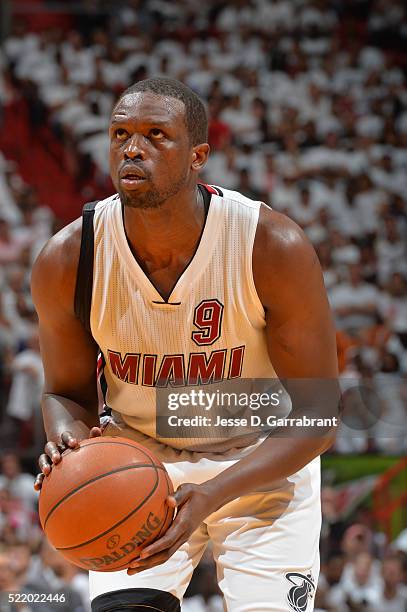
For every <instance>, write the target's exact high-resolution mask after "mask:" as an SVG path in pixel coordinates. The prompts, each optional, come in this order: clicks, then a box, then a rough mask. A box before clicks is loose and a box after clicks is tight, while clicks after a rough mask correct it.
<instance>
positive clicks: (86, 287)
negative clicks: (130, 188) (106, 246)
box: [74, 202, 97, 332]
mask: <svg viewBox="0 0 407 612" xmlns="http://www.w3.org/2000/svg"><path fill="white" fill-rule="evenodd" d="M96 204H97V202H89V203H88V204H85V206H84V207H83V210H82V237H81V251H80V255H79V263H78V270H77V273H76V287H75V302H74V308H75V315H76V316H77V317H78V319H79V320H80V321H81V322H82V323H83V325H84V327H85V328H86V329H87V330H88V331H89V332H90V308H91V304H92V286H93V252H94V231H93V217H94V216H95V206H96Z"/></svg>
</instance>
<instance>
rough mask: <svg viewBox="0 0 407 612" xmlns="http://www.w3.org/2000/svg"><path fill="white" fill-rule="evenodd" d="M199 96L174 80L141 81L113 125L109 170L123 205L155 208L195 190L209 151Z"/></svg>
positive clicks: (126, 94)
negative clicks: (170, 199) (183, 193)
mask: <svg viewBox="0 0 407 612" xmlns="http://www.w3.org/2000/svg"><path fill="white" fill-rule="evenodd" d="M207 131H208V126H207V116H206V111H205V107H204V105H203V103H202V101H201V100H200V99H199V97H198V96H197V95H196V94H195V93H194V92H193V91H192V90H191V89H189V87H187V86H186V85H184V84H183V83H180V82H179V81H177V80H175V79H169V78H154V79H146V80H144V81H139V82H138V83H136V84H135V85H132V86H131V87H129V88H128V89H126V90H125V91H124V92H123V93H122V95H121V96H120V98H119V100H118V101H117V103H116V105H115V107H114V109H113V112H112V117H111V122H110V172H111V176H112V180H113V183H114V185H115V187H116V189H117V191H118V192H119V194H120V197H121V200H122V202H123V204H124V205H125V206H130V207H135V208H156V207H158V206H160V205H161V204H163V203H164V202H165V201H166V200H167V199H169V198H171V197H172V196H174V195H176V194H178V193H179V192H181V191H182V190H188V189H191V188H193V187H194V185H195V184H196V181H197V174H198V172H199V170H201V168H203V166H204V165H205V163H206V159H207V157H208V153H209V145H208V144H207V143H206V140H207Z"/></svg>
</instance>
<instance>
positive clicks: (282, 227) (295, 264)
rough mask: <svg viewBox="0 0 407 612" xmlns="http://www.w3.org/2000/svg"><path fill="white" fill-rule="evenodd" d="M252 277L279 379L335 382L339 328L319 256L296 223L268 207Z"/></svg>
mask: <svg viewBox="0 0 407 612" xmlns="http://www.w3.org/2000/svg"><path fill="white" fill-rule="evenodd" d="M253 274H254V281H255V285H256V289H257V292H258V295H259V297H260V300H261V302H262V304H263V306H264V308H265V310H266V324H267V327H266V332H267V342H268V350H269V355H270V359H271V362H272V364H273V366H274V368H275V370H276V373H277V375H278V376H279V377H280V378H281V377H283V378H321V379H322V378H334V377H336V376H337V355H336V341H335V329H334V325H333V320H332V315H331V312H330V308H329V304H328V299H327V295H326V290H325V286H324V282H323V276H322V271H321V267H320V265H319V261H318V258H317V255H316V253H315V251H314V249H313V247H312V245H311V244H310V242H309V240H308V239H307V237H306V236H305V234H304V233H303V231H302V230H301V229H300V228H299V227H298V225H297V224H296V223H294V221H292V220H291V219H289V218H288V217H286V216H285V215H282V214H280V213H277V212H275V211H273V210H270V209H269V208H267V207H266V206H262V208H261V210H260V218H259V223H258V228H257V233H256V239H255V244H254V249H253Z"/></svg>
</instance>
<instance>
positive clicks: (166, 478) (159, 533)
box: [156, 472, 174, 539]
mask: <svg viewBox="0 0 407 612" xmlns="http://www.w3.org/2000/svg"><path fill="white" fill-rule="evenodd" d="M165 480H166V483H167V493H168V495H171V494H172V491H171V489H170V479H169V477H168V473H167V472H165ZM171 488H172V483H171ZM171 511H172V513H173V516H174V510H173V508H170V507H169V506H168V505H167V510H166V512H165V518H164V522H163V524H162V527H161V529H160V531H159V532H158V533H157V536H156V539H158V538H159V537H160V536H161V535H162V531H163V529H164V527H165V528H166V529H168V528H169V525H167V519H168V513H169V512H171Z"/></svg>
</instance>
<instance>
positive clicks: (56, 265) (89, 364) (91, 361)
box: [31, 219, 98, 408]
mask: <svg viewBox="0 0 407 612" xmlns="http://www.w3.org/2000/svg"><path fill="white" fill-rule="evenodd" d="M80 238H81V220H80V219H78V220H77V221H74V222H73V223H71V224H70V225H68V226H67V227H66V228H64V229H63V230H61V231H60V232H59V233H58V234H56V235H55V236H53V237H52V238H51V240H50V241H49V242H48V243H47V244H46V246H45V247H44V249H43V250H42V251H41V253H40V255H39V256H38V258H37V260H36V262H35V264H34V267H33V271H32V277H31V290H32V296H33V300H34V304H35V307H36V310H37V313H38V317H39V333H40V344H41V356H42V360H43V364H44V372H45V387H44V391H45V393H55V394H58V395H62V396H64V397H68V398H69V399H71V400H73V401H78V402H80V403H81V405H83V406H85V407H89V408H91V407H92V408H93V407H94V406H96V405H97V390H96V359H97V350H98V349H97V345H96V343H95V341H94V340H93V338H92V336H91V335H90V334H89V333H88V332H87V331H86V329H85V328H84V326H83V325H82V323H81V322H80V321H79V320H78V319H77V317H76V316H75V312H74V296H75V285H76V274H77V267H78V261H79V251H80Z"/></svg>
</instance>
